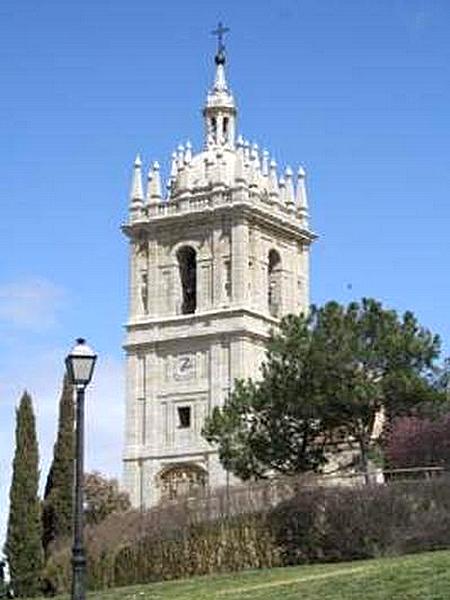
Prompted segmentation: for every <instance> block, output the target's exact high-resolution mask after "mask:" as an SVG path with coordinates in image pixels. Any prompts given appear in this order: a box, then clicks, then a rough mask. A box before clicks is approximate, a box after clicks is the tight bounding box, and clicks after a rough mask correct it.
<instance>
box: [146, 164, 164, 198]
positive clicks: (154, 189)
mask: <svg viewBox="0 0 450 600" xmlns="http://www.w3.org/2000/svg"><path fill="white" fill-rule="evenodd" d="M147 198H149V199H150V201H151V202H159V201H160V200H161V199H162V193H161V174H160V172H159V163H158V162H157V161H156V160H155V162H154V163H153V165H152V178H151V180H150V182H149V187H148V189H147Z"/></svg>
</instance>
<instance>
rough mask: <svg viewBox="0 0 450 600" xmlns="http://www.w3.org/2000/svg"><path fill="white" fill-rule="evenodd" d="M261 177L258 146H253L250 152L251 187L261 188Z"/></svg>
mask: <svg viewBox="0 0 450 600" xmlns="http://www.w3.org/2000/svg"><path fill="white" fill-rule="evenodd" d="M260 175H261V162H260V158H259V151H258V144H253V145H252V148H251V151H250V185H251V186H252V187H258V186H259V179H260Z"/></svg>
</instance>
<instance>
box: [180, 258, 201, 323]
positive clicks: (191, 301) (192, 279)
mask: <svg viewBox="0 0 450 600" xmlns="http://www.w3.org/2000/svg"><path fill="white" fill-rule="evenodd" d="M177 258H178V267H179V271H180V280H181V293H182V303H181V313H182V314H183V315H188V314H192V313H194V312H195V309H196V308H197V258H196V253H195V250H194V249H193V248H191V247H190V246H184V247H183V248H180V250H178V253H177Z"/></svg>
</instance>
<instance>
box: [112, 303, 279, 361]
mask: <svg viewBox="0 0 450 600" xmlns="http://www.w3.org/2000/svg"><path fill="white" fill-rule="evenodd" d="M278 323H279V321H278V320H277V319H274V318H273V317H270V316H269V315H265V314H263V313H260V312H257V311H256V310H252V309H250V308H245V307H235V308H225V309H217V310H211V311H205V312H202V313H200V314H194V315H176V316H168V317H165V318H161V317H160V318H157V319H149V318H147V319H146V320H145V321H144V320H142V321H141V322H136V321H135V322H133V323H128V324H127V325H126V329H127V339H126V342H125V343H124V345H123V347H124V349H125V350H127V351H133V350H136V349H142V348H143V347H144V346H145V347H146V348H147V349H148V348H150V347H155V346H158V345H160V344H170V343H172V342H179V341H181V340H187V339H192V340H200V339H202V340H205V339H208V338H217V337H218V336H223V337H225V338H226V337H228V338H237V337H245V338H252V339H257V340H258V341H261V342H266V341H267V339H268V337H269V332H270V330H271V329H272V328H274V327H276V326H277V324H278Z"/></svg>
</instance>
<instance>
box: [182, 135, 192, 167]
mask: <svg viewBox="0 0 450 600" xmlns="http://www.w3.org/2000/svg"><path fill="white" fill-rule="evenodd" d="M191 161H192V144H191V142H190V141H189V140H188V141H187V143H186V152H185V153H184V164H185V165H190V164H191Z"/></svg>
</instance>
